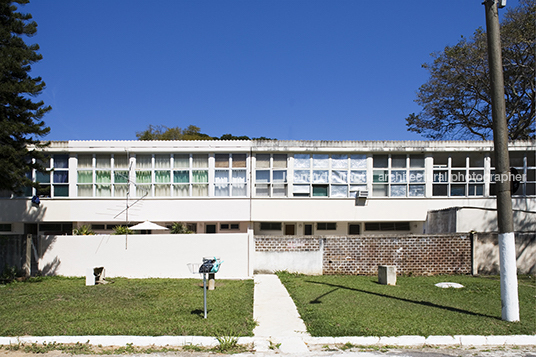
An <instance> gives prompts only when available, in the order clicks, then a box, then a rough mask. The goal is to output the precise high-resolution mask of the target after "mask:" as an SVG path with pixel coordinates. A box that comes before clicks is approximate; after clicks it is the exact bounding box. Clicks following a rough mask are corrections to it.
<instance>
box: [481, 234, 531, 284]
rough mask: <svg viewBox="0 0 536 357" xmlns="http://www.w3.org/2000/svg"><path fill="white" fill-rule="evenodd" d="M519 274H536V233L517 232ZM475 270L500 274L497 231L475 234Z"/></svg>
mask: <svg viewBox="0 0 536 357" xmlns="http://www.w3.org/2000/svg"><path fill="white" fill-rule="evenodd" d="M515 242H516V257H517V272H518V274H536V233H534V232H532V233H516V237H515ZM474 264H475V267H474V270H475V272H476V273H478V274H499V272H500V266H499V240H498V237H497V234H496V233H476V234H475V257H474Z"/></svg>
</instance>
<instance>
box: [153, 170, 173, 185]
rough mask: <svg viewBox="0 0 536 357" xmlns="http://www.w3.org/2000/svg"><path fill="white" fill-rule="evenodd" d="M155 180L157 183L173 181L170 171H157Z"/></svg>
mask: <svg viewBox="0 0 536 357" xmlns="http://www.w3.org/2000/svg"><path fill="white" fill-rule="evenodd" d="M154 181H155V182H156V183H170V182H171V174H170V171H155V172H154Z"/></svg>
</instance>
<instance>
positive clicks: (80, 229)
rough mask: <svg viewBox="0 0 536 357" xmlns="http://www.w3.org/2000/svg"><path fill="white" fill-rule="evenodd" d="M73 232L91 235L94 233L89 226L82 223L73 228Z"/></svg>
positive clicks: (76, 234) (77, 234)
mask: <svg viewBox="0 0 536 357" xmlns="http://www.w3.org/2000/svg"><path fill="white" fill-rule="evenodd" d="M73 234H74V235H75V236H92V235H94V234H95V232H93V231H92V230H91V226H89V225H83V226H80V227H78V228H75V229H73Z"/></svg>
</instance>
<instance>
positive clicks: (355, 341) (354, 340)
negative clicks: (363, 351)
mask: <svg viewBox="0 0 536 357" xmlns="http://www.w3.org/2000/svg"><path fill="white" fill-rule="evenodd" d="M345 340H346V341H345V342H344V343H351V344H352V345H354V346H375V345H378V344H379V343H380V338H379V337H376V336H355V337H345ZM344 343H343V344H344Z"/></svg>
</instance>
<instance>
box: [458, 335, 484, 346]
mask: <svg viewBox="0 0 536 357" xmlns="http://www.w3.org/2000/svg"><path fill="white" fill-rule="evenodd" d="M459 337H460V342H461V345H462V346H486V344H487V341H486V336H474V335H466V336H459Z"/></svg>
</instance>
